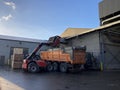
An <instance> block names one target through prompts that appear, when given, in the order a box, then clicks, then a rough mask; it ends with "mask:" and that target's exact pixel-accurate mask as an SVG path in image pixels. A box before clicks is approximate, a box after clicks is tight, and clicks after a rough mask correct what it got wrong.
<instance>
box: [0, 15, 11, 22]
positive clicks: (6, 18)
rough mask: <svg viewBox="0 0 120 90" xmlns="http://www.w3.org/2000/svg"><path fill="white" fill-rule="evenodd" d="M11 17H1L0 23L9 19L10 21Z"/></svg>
mask: <svg viewBox="0 0 120 90" xmlns="http://www.w3.org/2000/svg"><path fill="white" fill-rule="evenodd" d="M12 17H13V16H12V15H11V14H9V15H7V16H2V18H0V21H3V20H4V21H8V20H9V19H11V18H12Z"/></svg>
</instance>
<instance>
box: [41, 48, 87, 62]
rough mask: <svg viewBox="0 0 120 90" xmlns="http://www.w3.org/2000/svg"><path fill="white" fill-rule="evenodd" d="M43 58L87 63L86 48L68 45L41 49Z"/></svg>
mask: <svg viewBox="0 0 120 90" xmlns="http://www.w3.org/2000/svg"><path fill="white" fill-rule="evenodd" d="M40 56H41V59H42V60H45V61H52V62H53V61H56V62H66V63H70V64H85V50H81V49H75V48H72V47H67V48H64V49H50V50H48V51H41V53H40Z"/></svg>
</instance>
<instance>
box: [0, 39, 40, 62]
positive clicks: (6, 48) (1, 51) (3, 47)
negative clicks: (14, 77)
mask: <svg viewBox="0 0 120 90" xmlns="http://www.w3.org/2000/svg"><path fill="white" fill-rule="evenodd" d="M37 45H38V43H31V42H22V41H10V40H0V56H5V61H2V62H3V63H5V64H7V63H8V59H9V58H10V51H11V48H15V47H16V48H17V47H18V48H28V49H29V50H28V51H29V53H30V52H32V50H33V49H34V48H35V47H36V46H37Z"/></svg>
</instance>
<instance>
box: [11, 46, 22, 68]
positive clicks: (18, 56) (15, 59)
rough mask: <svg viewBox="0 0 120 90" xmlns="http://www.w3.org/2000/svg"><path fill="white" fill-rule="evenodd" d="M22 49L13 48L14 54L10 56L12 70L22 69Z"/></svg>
mask: <svg viewBox="0 0 120 90" xmlns="http://www.w3.org/2000/svg"><path fill="white" fill-rule="evenodd" d="M23 58H24V55H23V49H19V48H15V49H14V53H13V55H12V56H11V60H12V63H11V67H12V69H21V68H22V61H23Z"/></svg>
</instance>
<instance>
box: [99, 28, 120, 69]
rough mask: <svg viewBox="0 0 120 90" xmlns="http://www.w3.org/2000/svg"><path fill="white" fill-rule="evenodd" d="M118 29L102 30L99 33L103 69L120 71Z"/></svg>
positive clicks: (119, 30) (119, 34)
mask: <svg viewBox="0 0 120 90" xmlns="http://www.w3.org/2000/svg"><path fill="white" fill-rule="evenodd" d="M119 32H120V27H119V26H115V27H111V28H107V29H104V30H103V31H101V33H100V37H101V38H100V40H101V53H102V60H103V64H104V69H120V33H119Z"/></svg>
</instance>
